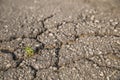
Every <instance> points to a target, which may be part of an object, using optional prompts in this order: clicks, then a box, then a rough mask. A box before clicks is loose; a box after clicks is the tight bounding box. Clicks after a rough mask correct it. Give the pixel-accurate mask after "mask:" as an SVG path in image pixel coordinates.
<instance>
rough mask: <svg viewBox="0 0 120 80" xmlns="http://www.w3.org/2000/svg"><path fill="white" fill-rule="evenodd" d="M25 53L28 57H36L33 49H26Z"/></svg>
mask: <svg viewBox="0 0 120 80" xmlns="http://www.w3.org/2000/svg"><path fill="white" fill-rule="evenodd" d="M25 52H26V55H27V56H28V57H31V56H33V55H34V50H33V49H32V48H31V47H25Z"/></svg>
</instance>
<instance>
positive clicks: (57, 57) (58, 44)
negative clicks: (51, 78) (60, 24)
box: [53, 42, 62, 70]
mask: <svg viewBox="0 0 120 80" xmlns="http://www.w3.org/2000/svg"><path fill="white" fill-rule="evenodd" d="M56 46H57V47H56V48H55V54H56V55H55V57H56V61H55V63H54V65H53V66H54V67H56V68H57V70H59V68H60V66H59V52H60V49H61V46H62V43H61V42H57V43H56Z"/></svg>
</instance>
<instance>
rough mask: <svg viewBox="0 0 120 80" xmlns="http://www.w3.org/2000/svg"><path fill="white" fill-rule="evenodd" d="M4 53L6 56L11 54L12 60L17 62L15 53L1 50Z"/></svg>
mask: <svg viewBox="0 0 120 80" xmlns="http://www.w3.org/2000/svg"><path fill="white" fill-rule="evenodd" d="M0 51H1V52H2V53H5V54H10V55H11V56H12V59H13V60H17V57H16V55H15V54H14V52H11V51H9V50H7V49H1V50H0Z"/></svg>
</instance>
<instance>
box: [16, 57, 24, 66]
mask: <svg viewBox="0 0 120 80" xmlns="http://www.w3.org/2000/svg"><path fill="white" fill-rule="evenodd" d="M23 60H24V59H19V60H17V61H16V65H15V68H17V67H19V66H20V64H21V63H22V62H23Z"/></svg>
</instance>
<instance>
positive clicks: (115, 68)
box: [84, 58, 120, 71]
mask: <svg viewBox="0 0 120 80" xmlns="http://www.w3.org/2000/svg"><path fill="white" fill-rule="evenodd" d="M84 59H85V60H87V61H89V62H91V63H92V64H96V65H97V66H98V67H105V68H108V69H113V70H117V71H120V68H117V67H114V66H107V65H100V64H99V63H97V62H95V61H93V60H91V59H89V58H84Z"/></svg>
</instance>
